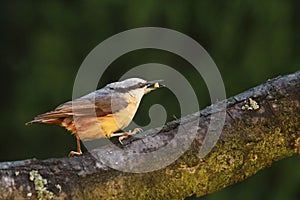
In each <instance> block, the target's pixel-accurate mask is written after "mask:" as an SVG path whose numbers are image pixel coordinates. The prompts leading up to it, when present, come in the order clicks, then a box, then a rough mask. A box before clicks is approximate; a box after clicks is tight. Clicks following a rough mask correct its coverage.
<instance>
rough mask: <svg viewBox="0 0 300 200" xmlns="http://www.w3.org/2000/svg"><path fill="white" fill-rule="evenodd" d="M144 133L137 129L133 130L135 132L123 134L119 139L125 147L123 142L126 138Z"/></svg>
mask: <svg viewBox="0 0 300 200" xmlns="http://www.w3.org/2000/svg"><path fill="white" fill-rule="evenodd" d="M142 132H143V129H141V128H135V129H133V131H131V130H130V131H128V132H125V133H123V135H122V136H120V137H119V142H120V143H121V144H122V145H123V142H122V140H124V139H125V138H128V136H133V135H136V134H137V133H142Z"/></svg>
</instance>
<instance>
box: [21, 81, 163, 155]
mask: <svg viewBox="0 0 300 200" xmlns="http://www.w3.org/2000/svg"><path fill="white" fill-rule="evenodd" d="M160 82H162V80H153V81H146V80H143V79H141V78H129V79H126V80H123V81H119V82H113V83H110V84H107V85H106V86H105V87H103V88H101V89H99V90H96V91H93V92H91V93H89V94H87V95H84V96H82V97H79V98H77V99H74V100H72V101H67V102H65V103H63V104H61V105H59V106H58V107H56V108H55V109H54V110H53V111H50V112H46V113H44V114H40V115H37V116H36V117H35V118H34V119H33V120H32V121H29V122H27V123H26V125H31V124H36V123H43V124H58V125H60V126H62V127H65V128H66V129H67V130H68V131H70V132H71V133H72V134H73V135H75V137H76V141H77V150H76V151H71V152H70V153H69V155H70V156H79V155H81V154H82V151H81V147H80V140H82V141H88V140H94V139H99V138H111V137H119V141H120V143H121V144H122V140H123V139H125V138H127V137H128V136H132V135H135V134H137V133H139V132H141V131H142V130H141V129H140V128H135V129H134V130H133V131H128V132H117V131H119V130H122V129H123V128H125V127H127V126H128V125H129V124H130V122H131V121H132V119H133V117H134V115H135V113H136V112H137V109H138V107H139V105H140V102H141V100H142V97H143V96H144V95H145V94H147V93H149V92H151V91H153V90H156V89H158V88H161V87H164V85H162V84H160ZM116 132H117V133H116Z"/></svg>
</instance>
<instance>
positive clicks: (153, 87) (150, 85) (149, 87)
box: [146, 80, 165, 93]
mask: <svg viewBox="0 0 300 200" xmlns="http://www.w3.org/2000/svg"><path fill="white" fill-rule="evenodd" d="M162 81H163V80H154V81H148V82H147V87H146V93H148V92H150V91H152V90H156V89H158V88H161V87H165V85H163V84H160V83H159V82H162Z"/></svg>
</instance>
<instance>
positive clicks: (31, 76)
mask: <svg viewBox="0 0 300 200" xmlns="http://www.w3.org/2000/svg"><path fill="white" fill-rule="evenodd" d="M299 10H300V3H298V1H292V0H287V1H284V0H281V1H279V0H273V1H250V0H245V1H240V0H239V1H228V2H226V3H225V1H215V0H214V1H168V2H162V1H128V2H125V1H122V0H116V1H108V0H106V1H78V0H76V1H48V2H39V1H36V2H35V1H26V2H25V1H20V2H15V1H6V2H4V1H2V2H1V8H0V23H1V31H0V36H1V37H0V39H1V42H0V44H1V45H0V48H1V60H0V66H1V68H0V69H1V79H0V81H1V82H0V85H1V104H0V105H1V120H0V121H1V146H0V147H1V149H0V160H1V161H8V160H19V159H26V158H33V157H36V158H39V159H44V158H50V157H64V156H66V155H67V154H68V152H69V151H70V150H71V149H74V148H75V139H74V138H73V137H72V136H70V134H69V133H68V132H67V131H65V130H64V129H63V128H61V127H58V126H50V125H49V126H45V125H35V126H31V127H26V126H25V125H24V123H25V122H26V121H29V120H31V119H32V118H33V117H34V116H35V115H37V114H40V113H43V112H45V111H49V110H51V109H53V108H55V107H56V106H57V105H59V104H60V103H63V102H65V101H67V100H70V99H71V97H72V87H73V82H74V79H75V76H76V73H77V70H78V68H79V67H80V64H81V62H82V61H83V59H84V58H85V56H86V55H87V54H88V53H89V52H90V51H91V50H92V49H93V48H94V47H95V46H96V45H98V44H99V43H100V42H101V41H103V40H105V39H106V38H108V37H110V36H112V35H114V34H117V33H119V32H121V31H124V30H127V29H132V28H137V27H145V26H158V27H165V28H170V29H174V30H177V31H180V32H182V33H184V34H187V35H189V36H190V37H192V38H193V39H195V40H196V41H197V42H199V43H200V44H201V45H202V46H203V47H204V48H205V49H206V50H207V51H208V53H209V54H210V55H211V57H212V58H213V60H214V61H215V63H216V64H217V66H218V67H219V70H220V72H221V74H222V78H223V80H224V83H225V86H226V91H227V96H233V95H235V94H238V93H239V92H242V91H244V90H247V89H248V88H251V87H253V86H256V85H258V84H260V83H262V82H265V81H266V80H267V79H270V78H273V77H276V76H278V75H284V74H288V73H292V72H295V71H297V70H299V69H300V67H299V66H300V56H299V52H300V23H299V20H300V12H299ZM147 62H157V63H164V64H167V65H170V66H174V67H175V68H176V67H177V68H178V69H179V68H180V69H184V70H183V71H182V73H183V74H184V75H185V76H186V78H187V79H188V80H189V81H190V82H191V83H192V84H193V86H194V88H195V89H196V90H197V91H198V92H197V95H198V97H199V99H201V102H200V107H201V108H203V107H205V106H206V105H208V104H209V96H208V94H207V91H206V87H205V84H204V83H203V81H199V77H197V76H194V72H193V71H192V70H191V67H190V66H189V65H188V64H187V63H186V62H185V61H183V60H182V59H180V58H178V56H176V55H172V54H170V53H167V52H162V51H155V50H144V51H137V52H132V53H130V54H128V55H124V56H122V57H121V58H119V59H118V60H116V61H115V62H114V63H113V64H112V66H111V68H110V69H109V70H107V72H106V76H105V77H104V78H102V79H101V81H100V82H99V86H103V85H104V84H106V83H108V82H111V81H115V80H117V79H118V78H119V77H120V76H121V75H122V73H125V72H126V70H128V69H130V67H132V66H135V65H137V64H142V63H147ZM119 66H122V70H120V68H118V67H119ZM168 92H169V91H168V90H167V89H165V90H161V91H160V92H157V93H156V94H153V95H152V94H151V95H152V96H150V95H149V97H147V98H145V102H144V103H143V104H142V106H141V108H140V111H139V113H137V117H136V119H137V121H138V122H139V123H140V124H143V123H147V122H148V121H149V119H148V117H141V116H143V114H142V113H145V112H147V108H148V107H149V105H148V104H151V101H152V100H151V99H154V101H155V103H157V100H160V101H163V102H168V103H167V104H168V105H170V108H168V109H170V113H177V110H176V101H173V100H172V99H173V96H172V95H171V94H169V93H168ZM159 96H160V97H159ZM161 96H163V100H162V98H161ZM163 102H160V103H162V104H164V103H163ZM173 102H175V103H173ZM169 120H170V117H169ZM299 169H300V159H299V156H295V157H293V158H289V159H285V160H283V161H280V162H276V163H275V164H274V165H273V166H272V167H271V168H269V169H265V170H263V171H262V172H259V173H258V174H257V175H255V176H254V177H251V178H249V179H248V180H246V181H244V182H243V183H239V184H236V185H234V186H231V187H229V188H227V189H224V190H221V191H219V192H216V193H215V194H213V195H208V196H206V197H203V198H202V199H224V200H225V199H245V200H246V199H272V200H273V199H278V200H279V199H299V197H300V190H299V189H300V186H299V185H300V170H299Z"/></svg>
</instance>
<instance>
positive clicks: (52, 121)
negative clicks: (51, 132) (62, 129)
mask: <svg viewBox="0 0 300 200" xmlns="http://www.w3.org/2000/svg"><path fill="white" fill-rule="evenodd" d="M61 122H62V119H60V118H53V119H42V118H37V117H36V118H34V120H32V121H29V122H27V123H26V124H25V125H31V124H38V123H40V124H41V123H42V124H61Z"/></svg>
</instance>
